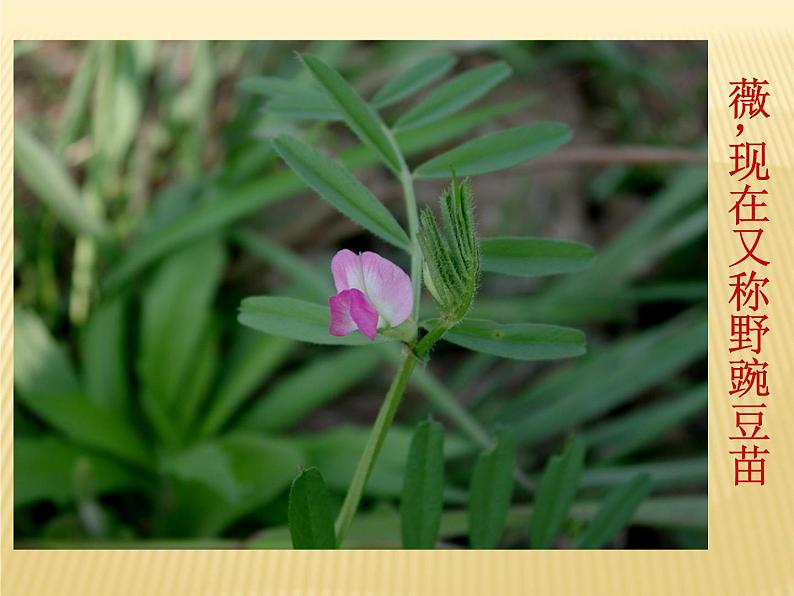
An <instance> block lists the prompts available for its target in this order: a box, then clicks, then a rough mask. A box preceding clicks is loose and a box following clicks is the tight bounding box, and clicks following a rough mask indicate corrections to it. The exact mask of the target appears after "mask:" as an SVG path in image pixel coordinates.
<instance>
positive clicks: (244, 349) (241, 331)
mask: <svg viewBox="0 0 794 596" xmlns="http://www.w3.org/2000/svg"><path fill="white" fill-rule="evenodd" d="M296 345H297V344H295V343H294V342H292V341H290V340H288V339H284V338H282V337H273V336H271V335H264V334H262V333H257V332H255V331H253V330H252V329H248V328H247V327H238V332H237V336H236V337H235V339H234V341H233V343H232V345H231V348H230V350H229V357H228V359H227V360H226V361H225V362H224V365H223V375H222V377H221V379H220V382H219V383H218V387H217V389H216V391H215V392H214V396H213V398H212V402H211V404H210V406H209V411H208V412H207V414H206V415H205V416H204V418H203V420H202V424H201V430H200V432H199V434H200V436H202V437H208V436H210V435H213V434H215V433H216V432H217V431H218V430H219V429H221V428H222V427H223V426H224V424H226V422H227V421H228V420H229V418H230V417H231V416H232V415H233V414H234V413H235V412H236V411H237V409H238V408H239V407H240V406H241V405H242V404H243V403H244V402H245V400H246V399H247V398H249V397H251V394H252V393H253V392H254V390H256V388H257V387H259V386H260V385H262V384H263V383H264V382H265V381H266V380H267V379H268V378H269V377H270V376H271V375H273V373H274V372H276V370H277V369H278V368H279V366H281V364H282V363H283V362H284V360H286V358H287V357H288V356H289V354H290V353H291V352H292V351H293V349H294V348H295V346H296Z"/></svg>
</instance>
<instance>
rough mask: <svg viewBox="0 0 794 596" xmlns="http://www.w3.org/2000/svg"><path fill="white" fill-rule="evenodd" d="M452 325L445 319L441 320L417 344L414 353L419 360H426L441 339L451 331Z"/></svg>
mask: <svg viewBox="0 0 794 596" xmlns="http://www.w3.org/2000/svg"><path fill="white" fill-rule="evenodd" d="M451 326H452V324H451V323H450V322H449V321H446V320H445V319H439V320H438V322H437V323H436V324H435V325H434V326H433V327H432V328H431V329H430V331H428V332H427V335H425V336H424V337H423V338H422V339H420V340H419V343H418V344H416V349H415V350H414V352H415V353H416V355H417V356H418V357H419V358H424V357H425V356H427V354H428V353H429V352H430V349H431V348H432V347H433V345H434V344H435V343H436V342H437V341H438V340H439V339H441V338H442V337H443V336H444V334H445V333H446V332H447V331H449V329H450V327H451Z"/></svg>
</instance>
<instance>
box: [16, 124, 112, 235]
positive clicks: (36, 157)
mask: <svg viewBox="0 0 794 596" xmlns="http://www.w3.org/2000/svg"><path fill="white" fill-rule="evenodd" d="M14 169H15V170H16V171H17V173H18V174H19V175H20V177H21V178H22V180H24V181H25V184H27V185H28V187H29V188H30V190H31V191H32V192H33V194H34V195H36V197H37V198H38V199H39V200H40V201H41V202H42V203H44V204H45V205H46V206H47V207H49V208H50V209H52V210H53V212H54V213H55V215H56V217H57V218H58V219H59V220H60V222H61V223H62V224H63V225H64V226H65V227H66V228H68V229H69V230H70V231H71V232H72V233H74V234H77V235H80V234H85V235H87V236H92V237H101V236H104V235H105V233H106V228H105V222H104V221H103V220H102V219H101V218H100V217H99V216H98V215H97V214H96V213H94V212H93V211H91V210H90V209H89V208H88V206H87V204H86V203H85V202H84V201H83V200H82V198H81V196H80V191H79V190H78V189H77V187H76V186H75V184H74V182H73V181H72V179H71V178H70V177H69V174H68V172H67V171H66V168H65V167H64V165H63V164H62V163H61V162H60V161H59V160H58V158H57V157H56V156H55V155H54V154H53V153H52V152H50V150H49V149H47V147H45V145H44V144H43V143H41V142H40V141H39V140H38V139H36V137H34V136H33V134H32V133H31V132H30V131H28V129H27V128H25V126H24V125H22V124H20V123H18V122H17V123H15V124H14Z"/></svg>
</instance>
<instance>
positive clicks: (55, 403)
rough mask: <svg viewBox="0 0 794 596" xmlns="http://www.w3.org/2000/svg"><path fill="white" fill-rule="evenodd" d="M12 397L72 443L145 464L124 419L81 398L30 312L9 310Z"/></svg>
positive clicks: (62, 356)
mask: <svg viewBox="0 0 794 596" xmlns="http://www.w3.org/2000/svg"><path fill="white" fill-rule="evenodd" d="M14 387H15V396H14V397H15V399H16V400H18V401H19V403H22V404H24V405H25V407H26V408H28V409H29V410H30V411H32V412H33V413H34V414H36V415H37V416H38V417H39V418H41V419H42V420H44V421H45V422H47V423H48V424H50V425H51V426H53V427H54V428H57V429H58V430H60V431H61V432H62V433H64V434H65V435H66V436H68V437H69V438H71V439H72V440H74V442H75V443H79V444H81V445H86V446H89V447H94V448H96V449H99V450H102V451H104V452H105V453H110V454H113V455H116V456H117V457H120V458H122V459H124V460H126V461H129V462H133V463H136V464H138V465H142V466H149V465H150V464H151V456H150V454H149V450H148V449H147V447H146V445H145V443H144V442H143V440H142V439H141V438H140V436H139V435H138V434H137V432H136V430H135V428H134V427H133V426H132V425H131V423H130V420H129V419H128V418H123V417H120V416H118V415H117V414H115V413H113V412H111V411H110V410H106V409H105V408H103V407H101V406H99V405H97V404H96V403H94V402H93V401H91V400H90V399H89V398H88V396H86V395H85V394H84V393H83V392H82V390H81V388H80V386H79V384H78V382H77V378H76V375H75V373H74V371H73V370H72V368H71V365H70V363H69V361H68V359H67V358H66V355H65V354H64V352H63V351H62V350H61V348H60V347H59V346H58V345H57V344H56V343H55V340H54V339H53V338H52V336H51V335H50V334H49V331H48V330H47V328H46V327H45V326H44V324H43V323H42V322H41V320H40V319H39V318H38V316H37V315H36V314H34V313H32V312H29V311H26V310H23V309H16V310H15V311H14Z"/></svg>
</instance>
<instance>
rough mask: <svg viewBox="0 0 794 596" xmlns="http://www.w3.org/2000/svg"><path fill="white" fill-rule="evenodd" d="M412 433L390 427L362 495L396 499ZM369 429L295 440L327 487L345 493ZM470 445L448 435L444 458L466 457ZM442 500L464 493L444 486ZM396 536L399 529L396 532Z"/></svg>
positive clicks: (348, 429) (463, 496)
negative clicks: (321, 475)
mask: <svg viewBox="0 0 794 596" xmlns="http://www.w3.org/2000/svg"><path fill="white" fill-rule="evenodd" d="M412 436H413V433H412V432H411V430H410V429H408V428H406V427H404V426H400V425H397V424H395V425H393V426H392V427H391V428H390V429H389V432H388V434H387V435H386V439H385V440H384V442H383V448H382V449H381V452H380V455H379V456H378V459H377V460H376V461H375V466H374V467H373V468H372V475H371V476H370V477H369V480H368V481H367V485H366V487H365V489H364V494H365V495H367V496H370V497H377V498H381V499H383V498H388V499H399V498H400V496H401V495H402V491H403V488H404V480H405V474H406V463H407V460H408V451H409V449H410V445H411V439H412ZM368 438H369V429H367V428H363V427H353V426H341V427H338V428H334V429H333V430H328V431H324V432H320V433H317V432H315V433H311V434H307V435H302V436H299V437H297V440H298V442H299V444H300V446H301V447H302V448H303V450H304V453H305V454H306V461H307V463H308V464H310V465H313V466H317V467H318V468H319V469H320V470H322V472H323V476H324V477H325V481H326V483H327V484H328V487H329V488H330V489H331V490H332V491H334V492H338V493H340V494H344V493H345V492H346V491H347V488H348V486H349V485H350V480H351V479H352V478H353V474H354V472H355V469H356V466H357V465H358V460H359V459H360V458H361V452H362V451H363V450H364V447H365V446H366V444H367V440H368ZM471 451H472V447H471V445H470V444H469V443H468V442H467V441H464V440H463V439H462V438H460V437H459V436H458V435H456V434H449V433H447V436H446V438H445V440H444V457H445V458H446V459H453V458H460V457H463V456H465V455H469V454H470V453H471ZM444 500H445V501H446V502H448V503H458V504H460V503H464V502H465V501H466V494H465V491H462V490H460V489H457V488H455V487H447V488H446V489H445V491H444ZM396 532H397V534H398V535H399V529H396Z"/></svg>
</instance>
